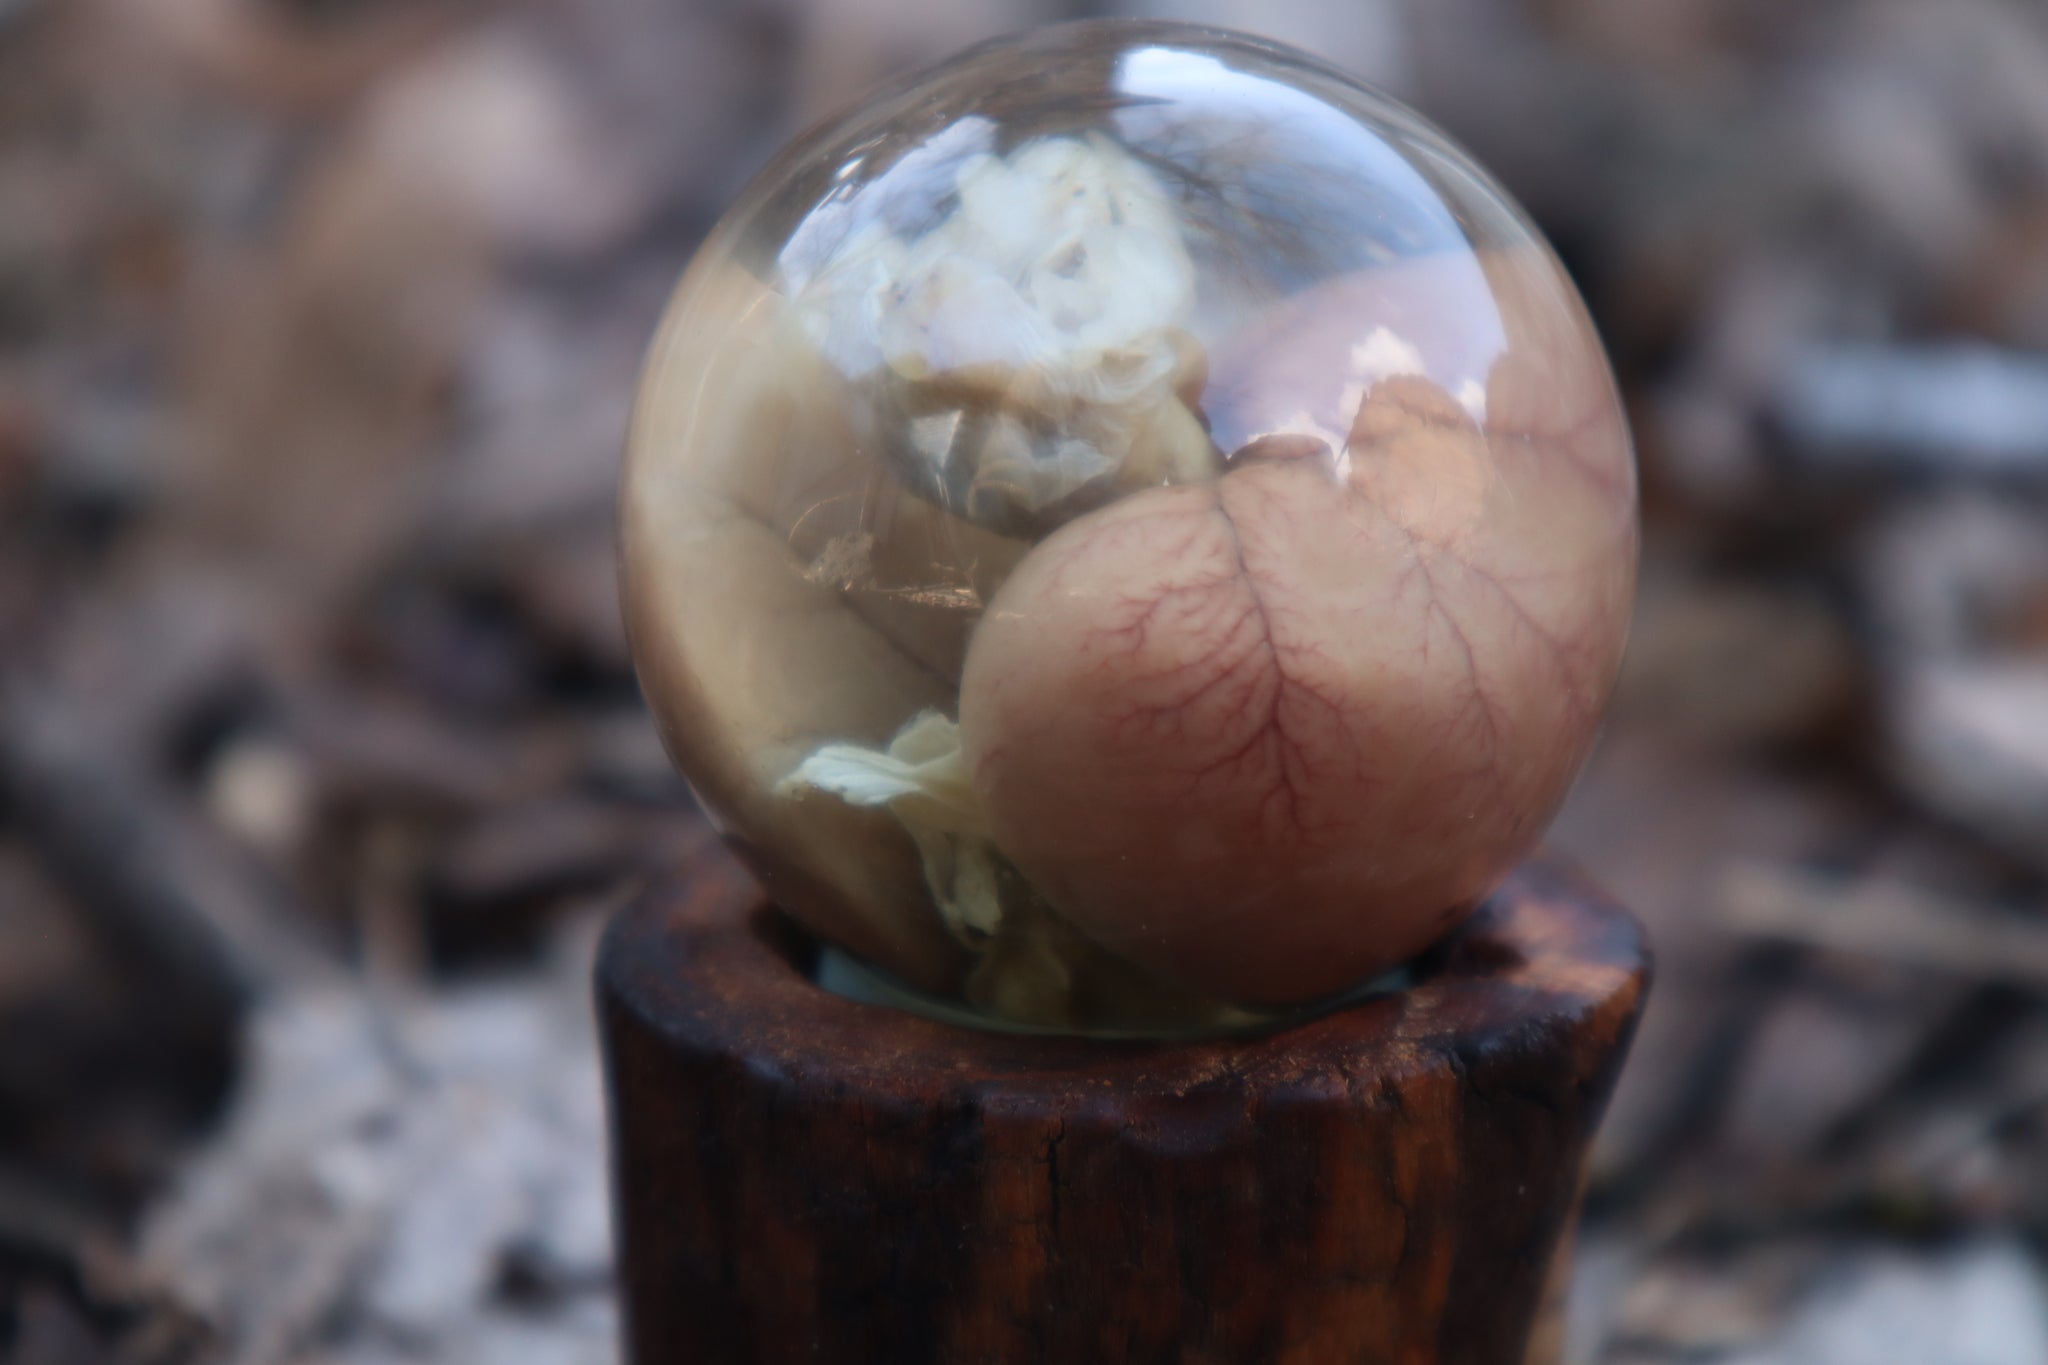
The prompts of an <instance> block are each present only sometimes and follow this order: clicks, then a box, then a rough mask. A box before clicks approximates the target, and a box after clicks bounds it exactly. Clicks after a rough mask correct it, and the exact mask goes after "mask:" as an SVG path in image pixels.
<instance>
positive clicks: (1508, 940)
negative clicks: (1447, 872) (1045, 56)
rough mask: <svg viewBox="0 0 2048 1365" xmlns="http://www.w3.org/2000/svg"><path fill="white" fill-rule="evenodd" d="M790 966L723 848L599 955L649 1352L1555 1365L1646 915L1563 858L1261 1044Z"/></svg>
mask: <svg viewBox="0 0 2048 1365" xmlns="http://www.w3.org/2000/svg"><path fill="white" fill-rule="evenodd" d="M812 952H813V949H812V948H811V947H810V946H809V945H808V942H807V940H806V939H805V938H804V937H803V936H802V935H801V934H800V933H799V932H798V931H796V930H795V929H794V928H793V927H792V926H791V925H789V924H788V923H787V922H786V921H785V920H783V919H782V918H781V917H780V916H779V915H778V914H777V913H776V912H774V911H773V910H772V909H771V908H770V907H768V906H767V905H765V904H764V903H762V901H761V899H760V893H759V891H758V890H757V889H756V888H755V887H754V885H753V884H752V883H751V882H750V881H749V880H747V878H746V876H745V874H744V873H743V872H741V871H740V870H739V869H738V868H737V866H736V865H733V864H731V863H728V862H726V861H724V860H723V859H720V860H717V861H715V862H713V863H712V864H710V865H709V866H708V867H705V868H703V869H700V870H699V871H697V872H695V873H693V875H691V876H690V877H688V878H685V879H682V880H678V881H674V882H670V883H665V884H661V885H657V886H656V887H654V888H653V889H652V890H650V891H649V892H648V893H647V894H646V895H645V896H644V897H643V898H642V899H641V900H640V901H639V902H638V903H637V904H635V905H633V906H631V907H630V908H628V909H627V910H626V911H625V912H623V913H622V914H621V915H620V916H619V918H618V919H617V921H616V922H615V923H614V924H613V925H612V928H611V932H610V934H609V935H608V936H607V938H606V941H605V944H604V948H603V951H602V955H601V957H600V960H599V964H598V979H597V992H598V1002H599V1008H600V1013H601V1017H602V1025H603V1030H604V1038H605V1045H606V1051H607V1058H608V1065H609V1076H610V1085H611V1100H612V1145H613V1162H614V1179H615V1187H614V1188H615V1194H616V1206H617V1215H618V1239H619V1250H620V1266H621V1275H622V1281H623V1285H624V1295H625V1311H626V1342H627V1349H628V1351H629V1353H630V1358H631V1359H632V1360H633V1361H635V1362H637V1365H740V1362H749V1363H750V1365H751V1363H753V1362H761V1363H763V1365H780V1363H781V1362H786V1361H789V1362H793V1361H815V1362H823V1363H824V1365H1012V1363H1013V1362H1015V1363H1017V1365H1022V1363H1023V1362H1030V1363H1031V1365H1138V1363H1139V1362H1146V1363H1148V1365H1149V1363H1151V1362H1159V1363H1161V1365H1164V1363H1165V1362H1187V1363H1188V1365H1197V1363H1199V1365H1256V1363H1257V1362H1268V1361H1271V1362H1282V1361H1284V1362H1290V1363H1298V1365H1322V1363H1323V1362H1333V1363H1334V1362H1345V1363H1346V1365H1353V1363H1356V1365H1380V1363H1381V1362H1408V1363H1409V1365H1450V1363H1451V1362H1459V1363H1460V1365H1464V1363H1466V1362H1470V1363H1472V1365H1519V1362H1523V1361H1525V1360H1529V1361H1533V1360H1537V1359H1543V1358H1547V1354H1548V1352H1550V1351H1551V1350H1554V1341H1551V1340H1549V1338H1551V1337H1553V1336H1554V1333H1545V1332H1534V1333H1533V1335H1534V1338H1535V1342H1536V1344H1535V1345H1534V1346H1532V1345H1531V1341H1532V1331H1533V1328H1534V1324H1535V1323H1536V1321H1537V1318H1538V1309H1539V1304H1540V1303H1541V1301H1542V1300H1543V1297H1544V1293H1545V1286H1546V1282H1547V1281H1548V1280H1549V1278H1550V1277H1551V1275H1552V1271H1553V1262H1554V1261H1555V1262H1559V1263H1560V1264H1559V1267H1558V1268H1559V1270H1560V1271H1561V1270H1562V1264H1561V1263H1562V1261H1563V1256H1564V1253H1562V1252H1561V1251H1560V1249H1559V1248H1560V1244H1561V1243H1562V1242H1563V1241H1564V1240H1565V1234H1566V1232H1567V1230H1568V1228H1569V1225H1570V1223H1571V1221H1572V1218H1573V1215H1574V1209H1575V1204H1576V1201H1577V1196H1578V1191H1579V1184H1580V1173H1581V1167H1582V1165H1583V1161H1584V1156H1585V1151H1586V1147H1587V1142H1588V1140H1589V1138H1590V1137H1591V1136H1592V1132H1593V1128H1594V1125H1595V1123H1596V1122H1597V1120H1598V1118H1599V1115H1600V1111H1601V1108H1602V1106H1603V1105H1604V1104H1605V1102H1606V1099H1607V1096H1608V1093H1609V1091H1610V1089H1611V1088H1612V1086H1613V1083H1614V1079H1615V1075H1616V1072H1617V1071H1618V1070H1619V1069H1620V1066H1621V1060H1622V1056H1623V1054H1624V1053H1625V1052H1626V1050H1627V1046H1628V1041H1629V1036H1630V1034H1631V1032H1632V1030H1633V1027H1634V1024H1635V1019H1636V1015H1637V1013H1638V1011H1639V1009H1640V1007H1641V1004H1642V999H1643V992H1644V989H1645V986H1646V983H1647V959H1646V956H1645V952H1644V948H1643V944H1642V940H1641V937H1640V934H1639V931H1638V929H1637V927H1636V925H1635V923H1634V921H1633V920H1632V919H1630V917H1629V916H1628V915H1627V914H1626V913H1625V912H1623V911H1621V910H1618V909H1616V908H1614V907H1613V906H1611V905H1609V904H1607V903H1606V902H1604V901H1603V900H1601V899H1600V898H1599V897H1598V896H1597V895H1596V894H1594V893H1593V892H1591V891H1590V890H1588V889H1587V887H1586V886H1585V885H1584V884H1583V883H1582V882H1580V881H1577V880H1575V879H1574V878H1573V877H1572V876H1570V875H1569V874H1567V873H1565V872H1564V871H1562V870H1560V869H1559V868H1558V867H1556V866H1555V865H1553V864H1550V863H1546V862H1544V861H1541V860H1538V861H1535V862H1532V863H1530V864H1529V865H1527V866H1525V867H1524V868H1523V869H1522V870H1521V871H1520V872H1518V873H1517V874H1516V875H1515V877H1514V878H1513V879H1512V880H1511V881H1510V882H1509V884H1508V885H1507V886H1506V887H1505V888H1503V889H1502V891H1501V892H1500V893H1499V894H1497V895H1496V896H1495V897H1494V898H1493V900H1492V901H1491V902H1489V903H1488V904H1487V905H1486V906H1485V907H1483V908H1482V909H1481V910H1480V911H1479V912H1478V914H1477V915H1475V916H1474V917H1473V919H1472V920H1471V921H1470V922H1469V923H1468V925H1467V926H1466V927H1465V928H1464V929H1463V930H1461V931H1459V933H1458V934H1457V935H1456V936H1455V938H1454V939H1453V940H1452V941H1450V942H1449V943H1447V944H1445V945H1443V946H1441V947H1440V948H1438V949H1437V950H1436V951H1434V952H1433V953H1432V954H1431V955H1430V956H1429V957H1428V958H1427V959H1425V960H1424V961H1423V962H1422V963H1420V964H1419V966H1418V970H1417V973H1416V981H1415V983H1414V985H1412V986H1411V987H1410V988H1409V989H1407V990H1405V991H1403V992H1401V993H1399V994H1396V995H1391V996H1384V997H1379V998H1375V999H1370V1000H1367V1001H1365V1002H1363V1003H1361V1004H1358V1005H1356V1006H1353V1007H1351V1008H1349V1009H1346V1010H1344V1011H1341V1012H1339V1013H1336V1014H1332V1015H1327V1016H1325V1017H1323V1018H1320V1019H1316V1020H1313V1021H1311V1022H1308V1023H1304V1024H1300V1025H1297V1026H1295V1027H1292V1028H1289V1029H1287V1030H1284V1031H1282V1032H1279V1033H1275V1034H1272V1035H1269V1036H1265V1037H1260V1038H1254V1039H1237V1040H1231V1041H1216V1042H1197V1043H1125V1042H1103V1041H1095V1040H1086V1039H1073V1038H1043V1037H1025V1036H1016V1035H1006V1034H998V1033H988V1032H981V1031H978V1030H970V1029H963V1028H959V1027H954V1026H949V1025H946V1024H941V1023H936V1022H933V1021H931V1020H928V1019H924V1018H920V1017H916V1016H912V1015H908V1014H902V1013H898V1012H895V1011H892V1010H888V1009H884V1008H881V1007H877V1006H872V1005H865V1004H859V1003H856V1002H854V1001H851V1000H847V999H843V998H841V997H839V996H836V995H832V994H830V993H827V992H825V991H823V990H821V989H819V988H818V987H817V986H815V985H813V984H812V982H811V981H810V979H809V977H808V969H809V967H810V965H811V954H812ZM1558 1282H1559V1283H1561V1282H1562V1277H1561V1274H1560V1276H1559V1281H1558Z"/></svg>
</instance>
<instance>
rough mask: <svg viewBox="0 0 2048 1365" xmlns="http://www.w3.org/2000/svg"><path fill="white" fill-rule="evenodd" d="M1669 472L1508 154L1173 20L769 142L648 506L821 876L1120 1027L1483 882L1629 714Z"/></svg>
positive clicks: (949, 947) (743, 784)
mask: <svg viewBox="0 0 2048 1365" xmlns="http://www.w3.org/2000/svg"><path fill="white" fill-rule="evenodd" d="M1635 508H1636V491H1635V474H1634V463H1633V459H1632V456H1631V453H1630V448H1629V440H1628V434H1627V429H1626V426H1625V423H1624V419H1623V415H1622V411H1621V408H1620V405H1619V402H1618V400H1617V397H1616V394H1615V389H1614V385H1613V381H1612V378H1611V376H1610V374H1609V372H1608V368H1607V364H1606V361H1605V359H1604V357H1603V355H1602V353H1601V350H1600V346H1599V342H1598V340H1597V339H1596V337H1595V335H1594V333H1593V330H1592V328H1591V326H1590V324H1589V322H1588V320H1587V318H1586V314H1585V311H1584V308H1583V306H1582V305H1581V303H1580V301H1579V298H1578V296H1577V294H1576V293H1575V291H1574V290H1573V288H1572V286H1571V284H1570V282H1569V281H1568V280H1567V278H1566V277H1565V275H1564V273H1563V272H1562V270H1561V269H1560V267H1559V266H1558V263H1557V261H1556V259H1555V258H1554V257H1553V255H1552V254H1551V252H1550V251H1549V249H1548V248H1547V247H1546V246H1545V245H1544V243H1543V241H1542V239H1541V238H1540V237H1539V235H1538V234H1537V232H1536V231H1535V229H1534V228H1532V227H1531V226H1530V224H1529V223H1528V221H1527V220H1526V219H1525V218H1524V217H1523V215H1522V214H1521V213H1520V211H1519V210H1518V209H1517V208H1516V207H1515V205H1514V204H1513V203H1512V202H1511V201H1510V200H1509V199H1508V197H1507V196H1506V194H1505V193H1504V192H1503V191H1502V190H1501V189H1500V188H1499V186H1497V185H1495V184H1494V183H1493V182H1492V181H1491V180H1490V179H1488V178H1487V176H1486V175H1485V173H1484V172H1482V171H1481V170H1479V169H1478V167H1476V166H1475V165H1474V164H1473V163H1472V161H1471V160H1470V159H1469V158H1468V157H1467V156H1466V155H1465V154H1464V153H1462V152H1461V151H1459V150H1458V149H1457V148H1456V147H1455V146H1453V145H1452V144H1451V143H1450V142H1449V141H1448V140H1447V139H1446V138H1445V137H1444V136H1443V135H1442V134H1441V133H1439V132H1437V131H1436V130H1435V129H1433V128H1431V127H1430V126H1429V125H1428V124H1426V123H1424V122H1423V121H1422V120H1421V119H1419V118H1418V117H1417V116H1416V115H1414V114H1413V113H1411V112H1410V111H1409V110H1407V109H1405V108H1404V107H1402V106H1401V105H1399V104H1397V103H1395V102H1394V101H1392V100H1390V99H1388V98H1387V97H1385V96H1383V95H1380V94H1377V93H1375V92H1373V91H1372V90H1369V89H1367V88H1365V87H1363V86H1361V85H1359V84H1357V83H1356V82H1354V81H1352V80H1350V79H1348V78H1346V77H1345V76H1343V75H1342V74H1340V73H1338V72H1336V71H1333V70H1331V69H1330V68H1328V67H1326V66H1323V65H1321V64H1320V63H1318V62H1316V61H1314V60H1313V59H1311V58H1309V57H1306V56H1304V55H1302V54H1300V53H1296V52H1292V51H1288V50H1286V49H1283V48H1279V47H1276V46H1274V45H1271V44H1267V43H1263V42H1258V41H1254V40H1251V39H1248V38H1244V37H1240V36H1236V35H1232V34H1228V33H1224V32H1220V31H1216V30H1212V29H1204V28H1196V27H1191V26H1186V25H1172V24H1139V23H1088V24H1075V25H1066V26H1061V27H1056V28H1051V29H1046V30H1043V31H1040V32H1038V33H1035V34H1031V35H1028V36H1025V37H1021V38H1014V39H1008V40H1004V41H1001V42H997V43H993V44H990V45H987V46H984V47H980V48H977V49H975V50H973V51H971V52H968V53H966V54H965V55H963V56H961V57H959V58H957V59H955V60H953V61H952V62H950V63H948V64H946V65H944V66H942V67H940V68H938V69H936V70H934V71H931V72H928V73H926V74H925V75H923V76H921V77H919V78H917V79H915V80H913V81H911V82H909V83H906V84H904V85H901V86H899V87H897V88H895V89H893V90H891V91H888V92H886V93H884V94H882V95H880V96H878V97H877V98H875V99H873V100H871V101H870V102H868V103H867V104H866V105H864V106H863V107H861V108H859V109H857V110H855V111H854V112H853V113H851V114H850V115H848V116H846V117H845V118H843V119H841V120H840V121H838V122H836V123H833V124H831V125H829V126H827V127H825V128H823V129H821V130H818V131H815V132H813V133H812V134H810V135H809V136H807V137H805V138H804V139H802V140H801V141H800V142H799V143H797V144H796V145H795V146H793V147H791V148H790V149H789V150H788V151H787V152H785V153H784V154H783V155H782V156H781V157H780V158H779V159H778V160H777V161H776V162H775V163H774V164H772V165H771V166H769V167H768V168H767V169H766V170H765V171H763V172H762V173H761V175H760V176H759V177H757V179H756V180H755V181H754V182H753V184H752V185H751V186H750V187H749V188H748V189H747V191H746V192H745V194H744V195H743V196H742V197H741V199H740V201H739V203H738V204H737V205H736V206H735V207H734V208H733V210H732V211H731V212H730V213H729V214H728V215H727V216H726V218H725V219H724V221H723V222H721V223H720V224H719V226H718V227H717V229H716V230H715V231H714V232H713V233H712V234H711V236H710V238H709V240H708V241H707V242H706V243H705V245H704V247H703V249H702V250H701V251H700V252H699V254H698V256H697V258H696V260H695V262H694V263H693V264H692V265H691V267H690V269H689V271H688V273H687V274H686V275H685V277H684V279H683V281H682V283H681V285H680V287H679V288H678V289H677V291H676V295H675V298H674V300H673V302H672V303H671V305H670V307H669V309H668V313H667V316H666V318H665V319H664V321H663V323H662V325H661V329H660V333H659V335H658V336H657V338H656V340H655V343H654V346H653V349H652V352H651V354H650V356H649V359H648V363H647V368H646V373H645V377H644V379H643V382H642V389H641V393H640V399H639V406H638V410H637V413H636V416H635V422H634V427H633V434H632V441H631V450H630V453H629V457H628V461H627V466H626V472H625V483H624V490H623V499H622V517H623V550H624V566H625V586H626V590H627V601H628V614H629V618H630V622H631V627H632V633H633V640H634V648H635V655H636V658H637V661H638V664H639V668H640V673H641V678H642V682H643V684H644V686H645V689H646V692H647V696H648V698H649V701H650V702H651V704H652V705H653V707H654V709H655V712H656V714H657V716H658V718H659V720H660V722H661V725H662V729H663V732H664V735H665V737H666V739H667V741H668V743H669V745H670V747H671V750H672V752H673V753H674V755H675V757H676V760H677V762H678V763H679V765H680V766H681V767H682V768H683V770H684V772H685V773H686V774H687V775H688V777H689V778H690V781H691V782H692V784H693V785H694V787H695V789H696V790H697V792H698V794H699V795H700V797H701V798H702V800H703V802H704V804H705V805H706V807H707V808H708V809H709V810H710V811H711V812H712V814H713V816H714V818H715V819H717V820H718V821H719V822H720V825H721V828H722V829H723V830H724V832H725V833H726V834H727V836H728V837H729V838H730V839H731V840H732V841H733V842H734V844H735V845H736V846H737V847H738V848H740V849H741V850H742V852H743V853H744V854H745V855H746V856H747V857H748V859H749V861H750V862H751V864H752V865H753V866H754V867H755V868H756V869H757V870H758V871H759V872H760V874H761V875H762V876H763V878H764V879H765V881H766V882H767V884H768V886H769V887H770V889H771V891H772V893H773V894H774V895H775V897H776V898H777V899H778V900H779V901H780V902H781V903H782V904H783V905H784V906H785V907H786V908H788V909H789V910H790V911H791V912H793V913H794V914H796V915H797V916H798V917H799V918H801V919H803V920H804V921H806V922H807V923H808V924H810V925H811V926H812V927H813V928H814V929H815V930H817V931H818V932H819V933H820V934H822V935H824V936H825V937H827V938H829V939H831V940H833V941H835V942H837V943H838V944H840V945H842V946H843V947H845V948H846V949H848V950H849V951H851V952H852V953H854V954H856V955H858V956H859V957H861V958H863V959H866V960H867V961H868V962H870V963H872V964H874V965H876V966H879V967H880V968H882V969H884V970H885V971H887V972H889V973H892V974H893V975H895V976H896V977H898V978H901V979H902V980H903V981H905V982H908V983H910V984H912V985H914V986H916V987H918V988H920V989H923V990H926V991H932V992H938V993H942V994H945V995H949V996H953V997H957V998H961V999H964V1000H966V1001H968V1002H970V1003H971V1004H972V1005H974V1006H975V1007H977V1008H979V1009H981V1010H984V1011H986V1012H988V1013H990V1014H993V1015H996V1016H1001V1017H1005V1018H1009V1019H1014V1020H1023V1021H1029V1022H1037V1023H1045V1024H1051V1025H1055V1026H1074V1027H1085V1026H1124V1027H1129V1026H1138V1027H1154V1026H1156V1027H1176V1026H1187V1025H1193V1026H1198V1027H1199V1026H1202V1025H1203V1024H1214V1023H1223V1022H1228V1021H1230V1020H1239V1019H1244V1018H1249V1017H1257V1011H1260V1010H1270V1009H1275V1008H1285V1007H1289V1006H1295V1005H1299V1004H1301V1003H1302V1002H1307V1001H1312V1000H1316V999H1318V998H1322V997H1326V996H1329V995H1331V994H1332V993H1338V992H1342V991H1344V990H1346V989H1348V988H1349V987H1351V986H1353V985H1355V984H1356V983H1358V982H1360V981H1363V980H1366V979H1368V978H1370V977H1372V976H1374V975H1375V974H1376V973H1379V972H1382V971H1385V970H1386V969H1388V968H1389V967H1391V966H1394V965H1397V964H1399V963H1402V962H1405V961H1406V960H1408V959H1409V958H1410V957H1412V956H1413V955H1414V954H1416V953H1418V952H1419V951H1421V950H1422V949H1424V948H1426V947H1427V946H1428V945H1429V944H1430V943H1432V942H1433V941H1434V940H1435V939H1437V938H1438V937H1440V936H1441V935H1442V934H1443V933H1445V932H1446V931H1447V930H1448V929H1449V928H1450V927H1452V926H1453V925H1454V924H1455V923H1456V922H1457V921H1458V920H1459V918H1460V917H1461V916H1462V915H1463V914H1464V913H1465V912H1466V911H1468V910H1469V909H1471V908H1472V907H1473V906H1474V905H1475V904H1477V903H1478V901H1479V900H1481V899H1482V898H1483V897H1484V896H1485V894H1486V893H1487V892H1488V891H1489V890H1490V889H1491V888H1492V887H1493V886H1494V885H1495V884H1496V883H1497V882H1498V880H1499V879H1500V878H1501V877H1502V876H1503V875H1504V874H1505V872H1506V871H1507V870H1508V868H1509V867H1510V866H1511V865H1512V864H1513V862H1514V861H1515V860H1516V859H1518V858H1520V857H1521V856H1523V855H1524V854H1525V853H1527V852H1528V851H1529V849H1530V848H1531V847H1532V846H1533V844H1534V843H1535V842H1536V840H1537V839H1538V838H1539V836H1540V835H1541V832H1542V830H1543V828H1544V826H1545V824H1546V823H1547V822H1548V820H1549V818H1550V816H1551V815H1552V813H1553V812H1554V810H1555V808H1556V806H1557V804H1558V803H1559V801H1560V800H1561V799H1562V797H1563V795H1564V792H1565V790H1566V788H1567V787H1568V786H1569V784H1570V782H1571V779H1572V777H1573V775H1574V773H1575V772H1576V770H1577V768H1578V766H1579V764H1580V763H1581V761H1582V760H1583V758H1584V755H1585V752H1586V749H1587V747H1588V745H1589V743H1590V741H1591V738H1592V735H1593V731H1594V727H1595V724H1596V722H1597V719H1598V714H1599V711H1600V708H1601V705H1602V704H1603V702H1604V700H1605V697H1606V694H1607V692H1608V690H1609V688H1610V686H1611V684H1612V681H1613V677H1614V673H1615V670H1616V667H1617V665H1618V662H1619V659H1620V654H1621V648H1622V642H1623V636H1624V633H1625V629H1626V621H1627V616H1628V609H1629V601H1630V596H1631V592H1632V588H1633V582H1634V572H1635V557H1636V510H1635ZM1246 1011H1251V1013H1247V1012H1246Z"/></svg>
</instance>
